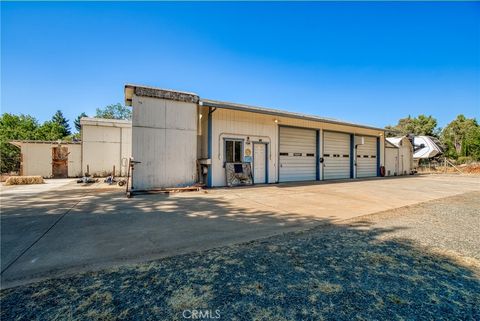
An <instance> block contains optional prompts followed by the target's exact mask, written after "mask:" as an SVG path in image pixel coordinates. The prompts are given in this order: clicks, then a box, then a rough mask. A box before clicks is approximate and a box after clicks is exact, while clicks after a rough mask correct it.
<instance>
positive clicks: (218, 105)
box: [200, 99, 385, 133]
mask: <svg viewBox="0 0 480 321" xmlns="http://www.w3.org/2000/svg"><path fill="white" fill-rule="evenodd" d="M200 105H202V106H207V107H214V108H223V109H231V110H238V111H246V112H251V113H258V114H264V115H272V116H279V117H288V118H296V119H302V120H309V121H315V122H321V123H329V124H336V125H344V126H352V127H358V128H365V129H372V130H377V131H380V132H381V133H384V132H385V129H384V128H378V127H374V126H369V125H364V124H356V123H352V122H347V121H342V120H338V119H333V118H326V117H320V116H315V115H308V114H301V113H296V112H289V111H284V110H279V109H271V108H265V107H256V106H249V105H243V104H236V103H230V102H223V101H217V100H211V99H201V100H200Z"/></svg>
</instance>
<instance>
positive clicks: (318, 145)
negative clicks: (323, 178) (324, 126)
mask: <svg viewBox="0 0 480 321" xmlns="http://www.w3.org/2000/svg"><path fill="white" fill-rule="evenodd" d="M315 141H316V145H317V146H316V148H317V150H316V154H317V157H316V158H315V164H316V165H315V171H316V177H315V178H316V179H317V181H319V180H320V129H317V130H316V133H315Z"/></svg>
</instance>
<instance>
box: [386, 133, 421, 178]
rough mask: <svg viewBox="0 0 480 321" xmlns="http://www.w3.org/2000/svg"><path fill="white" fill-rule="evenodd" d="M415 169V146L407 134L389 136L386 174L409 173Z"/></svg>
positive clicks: (387, 139)
mask: <svg viewBox="0 0 480 321" xmlns="http://www.w3.org/2000/svg"><path fill="white" fill-rule="evenodd" d="M413 170H414V166H413V146H412V143H411V142H410V140H409V139H408V138H407V137H406V136H402V137H387V138H386V142H385V176H397V175H409V174H412V173H413Z"/></svg>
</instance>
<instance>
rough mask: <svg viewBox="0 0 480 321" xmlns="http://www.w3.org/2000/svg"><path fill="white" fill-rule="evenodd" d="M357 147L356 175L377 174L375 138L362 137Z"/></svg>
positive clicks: (369, 175) (367, 175)
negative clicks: (361, 142) (362, 139)
mask: <svg viewBox="0 0 480 321" xmlns="http://www.w3.org/2000/svg"><path fill="white" fill-rule="evenodd" d="M364 142H365V144H363V145H358V147H357V177H372V176H377V138H376V137H368V136H365V137H364Z"/></svg>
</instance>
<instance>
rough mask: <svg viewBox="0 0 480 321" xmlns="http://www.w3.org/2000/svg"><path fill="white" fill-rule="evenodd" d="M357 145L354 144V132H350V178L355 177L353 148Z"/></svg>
mask: <svg viewBox="0 0 480 321" xmlns="http://www.w3.org/2000/svg"><path fill="white" fill-rule="evenodd" d="M356 148H357V145H355V134H350V178H355V176H354V175H355V173H354V166H355V157H356V155H355V154H356V153H355V150H356Z"/></svg>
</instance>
